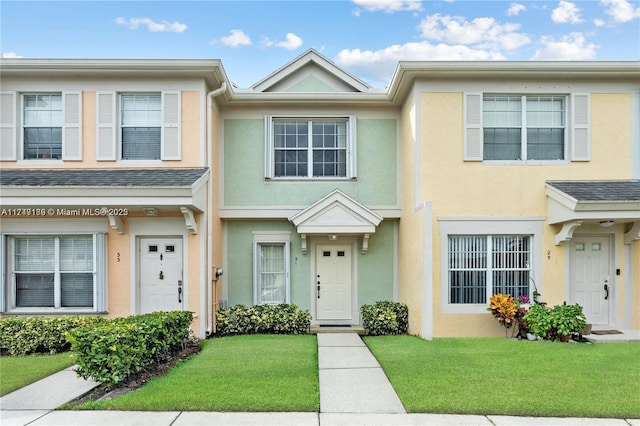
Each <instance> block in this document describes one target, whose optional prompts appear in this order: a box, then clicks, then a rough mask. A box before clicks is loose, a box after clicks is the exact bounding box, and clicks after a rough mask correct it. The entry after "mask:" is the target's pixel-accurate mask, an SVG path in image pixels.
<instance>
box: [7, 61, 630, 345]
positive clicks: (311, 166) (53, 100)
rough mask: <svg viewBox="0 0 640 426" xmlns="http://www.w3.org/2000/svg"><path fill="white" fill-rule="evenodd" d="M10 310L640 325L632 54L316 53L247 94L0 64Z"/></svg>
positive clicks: (437, 330)
mask: <svg viewBox="0 0 640 426" xmlns="http://www.w3.org/2000/svg"><path fill="white" fill-rule="evenodd" d="M1 65H2V67H1V72H2V83H1V84H2V86H1V91H2V93H1V94H0V95H1V97H0V100H1V103H0V138H1V139H0V154H1V155H2V163H1V166H2V172H1V173H0V184H1V186H2V193H1V194H0V203H1V204H2V207H1V208H2V209H3V210H2V213H3V216H2V218H1V221H0V231H1V235H2V241H1V242H0V250H1V251H2V253H0V259H1V261H0V266H1V273H2V277H1V282H2V285H1V286H0V289H1V291H0V307H1V310H2V312H4V313H6V314H22V313H24V314H34V313H35V314H56V313H96V314H100V313H106V314H108V315H109V316H122V315H128V314H132V313H139V312H147V311H152V310H158V309H163V310H169V309H189V310H192V311H194V312H196V314H197V318H196V320H195V321H194V329H195V330H196V333H197V335H198V336H200V337H204V336H205V335H206V334H207V332H210V331H212V330H213V327H214V324H213V309H214V306H215V305H216V304H217V302H218V301H219V302H220V304H221V305H223V306H225V305H233V304H246V305H252V304H262V303H270V304H275V303H282V302H288V303H295V304H298V305H299V306H300V307H302V308H304V309H309V310H310V311H311V313H312V323H313V324H314V325H319V326H321V325H354V324H359V323H360V317H359V308H360V306H362V305H363V304H365V303H371V302H374V301H376V300H399V301H402V302H406V303H407V304H408V305H409V308H410V315H409V318H410V332H411V333H414V334H419V335H421V336H423V337H425V338H431V337H434V336H479V335H497V334H499V333H501V332H502V331H501V329H500V327H499V326H498V325H497V324H496V323H495V322H493V320H492V319H491V316H490V315H489V314H488V313H487V312H486V308H487V304H488V298H489V297H490V296H491V295H492V294H494V293H498V292H503V293H510V294H513V295H516V296H517V295H526V296H529V297H532V296H533V294H534V292H536V291H537V292H539V293H541V295H542V296H541V298H542V300H544V301H546V302H547V303H549V304H557V303H562V302H563V301H565V300H566V301H568V302H569V303H575V302H577V303H580V304H581V305H583V306H584V308H585V311H586V314H587V318H588V320H589V321H590V322H592V323H594V324H599V325H602V326H606V327H611V328H618V329H633V330H640V312H639V310H638V309H637V302H638V301H639V298H640V242H639V240H640V181H639V180H638V179H639V178H640V66H639V64H638V62H571V63H565V62H526V63H521V62H506V63H502V62H468V63H466V62H401V63H400V64H399V66H398V67H397V69H396V73H395V74H394V76H393V78H392V80H391V82H390V84H389V85H388V86H387V87H386V88H385V89H373V88H371V87H370V86H369V85H368V84H366V83H364V82H362V81H361V80H359V79H358V78H356V77H354V76H352V75H351V74H349V73H347V72H345V71H343V70H341V69H340V68H339V67H337V66H336V65H335V64H334V63H332V62H331V61H329V60H327V59H326V58H325V57H323V56H322V55H320V54H319V53H318V52H316V51H314V50H309V51H307V52H305V53H304V54H302V55H300V56H299V57H297V58H296V59H294V60H293V61H291V62H290V63H288V64H286V65H285V66H283V67H282V68H280V69H278V70H277V71H275V72H274V73H272V74H270V75H269V76H267V77H266V78H265V79H263V80H261V81H259V82H258V83H256V84H255V85H253V86H252V87H250V88H248V89H240V88H237V87H235V86H233V85H232V84H230V83H229V80H228V79H227V77H226V74H225V73H224V70H223V68H222V65H221V64H220V62H219V61H215V60H212V61H199V60H195V61H193V60H177V61H149V60H135V61H129V60H27V59H15V60H3V62H2V64H1ZM218 266H223V267H224V271H225V273H224V277H223V279H222V280H218V279H217V278H218V275H219V274H220V273H221V271H222V270H221V269H218Z"/></svg>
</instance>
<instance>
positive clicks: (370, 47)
mask: <svg viewBox="0 0 640 426" xmlns="http://www.w3.org/2000/svg"><path fill="white" fill-rule="evenodd" d="M0 20H1V21H0V25H1V26H0V52H1V53H2V56H3V57H25V58H198V59H201V58H216V59H220V60H222V63H223V66H224V67H225V70H226V71H227V74H228V75H229V78H230V79H231V80H232V81H233V82H234V83H236V84H237V85H238V86H239V87H249V86H250V85H252V84H253V83H256V82H257V81H259V80H261V79H262V78H264V77H266V76H267V75H269V74H270V73H271V72H273V71H275V70H277V69H278V68H280V67H281V66H283V65H284V64H286V63H287V62H289V61H290V60H292V59H294V58H295V57H297V56H298V55H300V54H301V53H303V52H305V51H306V50H307V49H310V48H314V49H316V50H318V51H319V52H321V53H322V54H323V55H325V56H326V57H328V58H329V59H330V60H332V61H334V62H335V63H336V64H337V65H338V66H340V67H342V68H344V69H345V70H347V71H348V72H350V73H352V74H353V75H355V76H356V77H359V78H361V79H362V80H364V81H366V82H368V83H370V84H371V85H373V86H374V87H382V86H384V85H385V84H386V83H387V82H388V81H389V79H390V78H391V76H392V74H393V71H394V69H395V66H396V64H397V63H398V61H400V60H638V59H640V0H591V1H564V0H562V1H478V0H475V1H474V0H467V1H459V0H446V1H417V0H351V1H347V0H333V1H326V0H325V1H303V0H298V1H241V0H240V1H238V0H236V1H215V0H200V1H12V0H2V1H1V2H0Z"/></svg>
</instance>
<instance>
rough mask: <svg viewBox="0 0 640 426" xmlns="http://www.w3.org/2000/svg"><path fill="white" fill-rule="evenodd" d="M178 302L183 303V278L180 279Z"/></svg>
mask: <svg viewBox="0 0 640 426" xmlns="http://www.w3.org/2000/svg"><path fill="white" fill-rule="evenodd" d="M178 303H182V280H178Z"/></svg>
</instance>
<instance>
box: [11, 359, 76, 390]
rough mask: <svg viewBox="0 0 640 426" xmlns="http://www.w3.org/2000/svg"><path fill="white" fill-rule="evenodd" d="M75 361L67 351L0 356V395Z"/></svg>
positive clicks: (55, 371)
mask: <svg viewBox="0 0 640 426" xmlns="http://www.w3.org/2000/svg"><path fill="white" fill-rule="evenodd" d="M74 363H75V357H74V355H72V354H71V353H69V352H66V353H60V354H56V355H26V356H2V357H0V396H2V395H6V394H8V393H11V392H13V391H14V390H16V389H20V388H21V387H23V386H26V385H28V384H31V383H33V382H36V381H38V380H40V379H43V378H45V377H47V376H49V375H51V374H53V373H57V372H58V371H61V370H64V369H65V368H67V367H69V366H71V365H73V364H74Z"/></svg>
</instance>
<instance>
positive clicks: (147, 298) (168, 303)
mask: <svg viewBox="0 0 640 426" xmlns="http://www.w3.org/2000/svg"><path fill="white" fill-rule="evenodd" d="M139 253H140V261H139V265H140V313H148V312H155V311H176V310H182V308H183V306H184V288H183V282H182V239H181V238H141V239H140V250H139Z"/></svg>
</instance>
